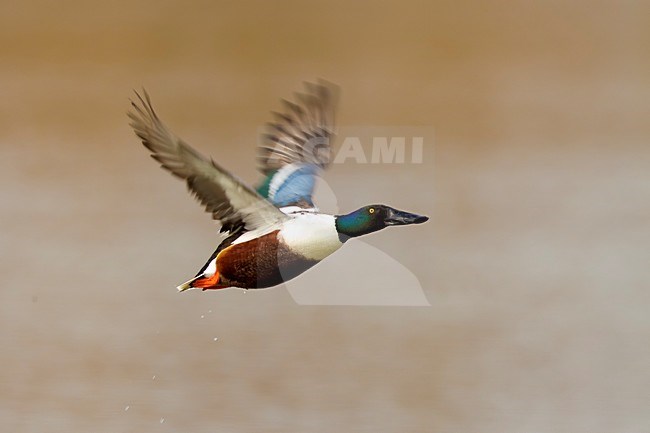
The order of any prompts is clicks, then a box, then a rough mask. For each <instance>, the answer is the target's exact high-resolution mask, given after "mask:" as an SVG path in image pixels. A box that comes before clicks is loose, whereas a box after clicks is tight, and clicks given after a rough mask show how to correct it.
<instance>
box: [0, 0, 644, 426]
mask: <svg viewBox="0 0 650 433" xmlns="http://www.w3.org/2000/svg"><path fill="white" fill-rule="evenodd" d="M648 16H650V3H648V2H636V1H609V2H599V1H596V2H594V1H562V2H560V1H533V2H517V1H502V2H492V3H487V2H478V1H475V2H457V1H435V2H431V1H422V2H414V1H395V2H381V1H378V2H346V1H330V2H264V1H243V2H215V1H204V2H175V1H157V2H154V1H149V2H126V1H114V2H92V3H90V2H82V1H70V2H59V3H52V2H44V1H43V2H25V3H19V2H9V1H6V0H5V1H3V2H2V3H0V41H1V43H0V56H1V57H0V58H1V60H2V63H1V67H0V90H1V93H0V215H1V222H2V230H1V231H0V242H1V250H0V271H1V281H2V290H1V291H0V329H1V331H0V348H1V349H0V365H1V366H2V368H1V369H0V429H1V430H2V431H6V432H39V433H40V432H111V433H114V432H155V431H161V432H260V431H265V432H332V431H349V432H464V433H469V432H477V433H485V432H567V433H578V432H585V433H596V432H607V433H611V432H617V433H622V432H630V433H638V432H647V431H650V411H649V410H648V408H649V407H650V392H649V391H648V390H649V389H650V372H649V369H648V366H649V365H650V345H649V344H648V341H650V315H649V314H648V313H649V311H650V310H649V307H650V295H649V294H648V283H649V281H650V272H649V270H648V263H649V259H650V254H649V253H648V251H649V250H648V245H649V244H650V236H649V233H650V231H649V230H648V221H649V218H650V201H649V200H650V151H649V149H648V145H649V139H650V122H648V119H650V26H648ZM316 77H325V78H327V79H329V80H331V81H333V82H336V83H338V84H339V85H340V86H341V88H342V98H341V105H340V111H339V114H340V115H339V122H340V123H341V124H344V125H349V126H354V125H371V126H372V125H375V126H390V125H402V126H404V125H406V126H424V127H433V128H435V131H436V140H435V145H431V144H428V145H427V148H426V149H425V153H424V164H422V165H406V166H381V165H379V166H377V165H370V164H368V165H354V164H344V165H337V166H334V167H333V168H332V170H331V171H330V172H328V173H327V178H326V179H327V181H328V183H329V184H330V186H331V187H332V188H333V189H334V191H335V192H336V193H337V194H338V195H337V198H338V204H339V206H340V208H341V209H342V210H346V211H348V210H351V209H355V208H357V207H359V206H361V205H363V204H366V203H373V202H385V203H388V204H391V205H393V206H395V207H398V208H402V209H408V210H412V211H417V212H420V213H424V214H428V215H429V216H431V217H432V220H431V221H430V222H429V223H428V224H427V225H424V226H419V227H417V228H403V229H401V230H398V229H395V230H386V231H384V232H381V233H377V234H375V235H373V236H371V237H368V238H367V242H368V243H370V244H372V245H373V246H375V247H377V248H380V249H382V250H383V251H387V252H389V253H390V254H391V255H392V256H393V257H395V258H396V259H398V260H399V261H400V262H401V263H402V264H404V265H405V266H406V267H408V268H409V269H410V270H411V271H412V272H413V273H414V274H415V275H416V276H417V277H418V278H419V279H420V282H421V284H422V286H423V287H424V288H425V291H426V295H427V297H428V299H429V302H430V303H431V304H432V306H431V307H428V308H399V307H331V306H311V307H306V306H299V305H296V304H295V303H294V302H293V300H292V298H291V297H290V296H289V294H288V293H287V291H286V290H285V289H283V288H278V289H274V290H267V291H261V292H255V293H253V292H249V293H247V294H244V293H243V292H242V291H237V290H229V291H224V292H211V293H195V292H191V293H186V294H183V295H179V294H178V293H176V292H175V289H174V287H175V286H176V285H177V284H178V283H180V282H182V281H184V280H185V279H186V278H187V277H189V276H192V275H193V274H194V273H195V272H196V270H198V268H199V267H200V266H201V265H202V264H203V262H204V260H205V259H206V258H207V257H208V256H209V255H210V253H211V252H212V250H213V249H214V247H215V242H216V240H217V236H216V232H215V229H214V225H213V223H212V222H211V221H210V218H209V217H208V215H206V214H204V213H203V212H202V210H201V209H200V207H199V206H198V205H197V204H196V203H193V202H192V199H191V198H190V197H189V196H188V195H187V194H186V192H185V187H184V185H182V183H181V182H178V181H176V180H174V179H173V178H172V177H171V176H169V175H168V174H166V173H163V172H162V171H161V170H160V169H159V168H157V167H156V164H154V163H153V162H152V161H151V160H150V158H149V157H148V156H147V154H146V152H145V150H144V149H143V148H142V146H141V145H140V144H139V143H138V141H137V140H136V139H135V137H134V136H133V134H132V132H131V130H130V129H129V127H128V125H127V119H126V116H125V112H126V110H127V109H128V98H129V97H130V96H131V94H132V93H131V91H132V89H134V88H140V87H141V86H146V88H147V89H148V90H149V92H150V93H151V94H152V96H153V98H154V103H155V105H156V107H157V109H158V111H159V112H160V114H161V116H162V117H163V119H165V121H166V122H167V123H168V124H169V125H170V126H171V127H172V128H173V129H174V131H175V132H177V133H178V134H179V135H181V136H183V137H184V138H185V139H187V140H188V141H189V142H190V143H193V144H194V145H195V146H196V147H197V148H199V149H201V150H202V151H204V152H205V153H208V154H210V155H212V156H213V157H214V158H215V159H216V160H218V161H219V162H220V163H222V164H223V165H225V166H227V167H229V168H231V169H232V170H233V171H235V172H236V173H238V174H239V175H240V176H241V177H242V178H244V179H247V180H249V181H251V182H253V181H256V180H257V173H256V172H255V167H254V163H253V161H254V155H255V144H256V141H257V134H258V131H259V127H260V125H262V124H263V123H264V122H266V121H268V120H269V117H270V116H269V114H268V112H269V110H272V109H278V108H279V102H278V99H279V98H281V97H287V96H289V95H290V94H291V92H293V91H294V90H296V89H299V88H300V85H301V82H302V81H303V80H306V79H314V78H316ZM361 271H362V272H373V271H372V269H363V270H361ZM312 272H318V268H315V269H314V270H313V271H312ZM349 272H359V269H356V268H355V267H354V264H350V267H349V268H345V269H342V270H341V278H345V275H346V273H349ZM215 338H216V339H217V340H216V341H215Z"/></svg>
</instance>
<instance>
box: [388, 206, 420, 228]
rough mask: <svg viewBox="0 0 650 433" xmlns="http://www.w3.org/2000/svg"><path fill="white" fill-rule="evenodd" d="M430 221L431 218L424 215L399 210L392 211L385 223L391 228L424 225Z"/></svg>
mask: <svg viewBox="0 0 650 433" xmlns="http://www.w3.org/2000/svg"><path fill="white" fill-rule="evenodd" d="M428 220H429V217H427V216H424V215H417V214H414V213H409V212H404V211H401V210H397V209H391V210H390V211H389V213H388V216H387V217H386V218H385V219H384V222H385V223H386V225H389V226H404V225H407V224H422V223H423V222H426V221H428Z"/></svg>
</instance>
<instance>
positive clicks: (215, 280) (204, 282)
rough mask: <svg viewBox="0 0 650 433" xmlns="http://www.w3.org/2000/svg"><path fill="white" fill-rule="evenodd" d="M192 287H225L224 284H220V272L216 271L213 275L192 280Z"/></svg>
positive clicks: (212, 288) (205, 288)
mask: <svg viewBox="0 0 650 433" xmlns="http://www.w3.org/2000/svg"><path fill="white" fill-rule="evenodd" d="M192 287H197V288H201V289H203V290H209V289H211V290H216V289H223V288H224V287H223V286H219V272H215V274H214V275H213V276H211V277H207V278H199V279H198V280H194V281H192Z"/></svg>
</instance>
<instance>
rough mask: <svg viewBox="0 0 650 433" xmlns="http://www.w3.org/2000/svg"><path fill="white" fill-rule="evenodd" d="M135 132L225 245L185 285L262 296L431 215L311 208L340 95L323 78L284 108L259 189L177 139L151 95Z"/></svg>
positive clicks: (265, 141)
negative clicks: (357, 240)
mask: <svg viewBox="0 0 650 433" xmlns="http://www.w3.org/2000/svg"><path fill="white" fill-rule="evenodd" d="M135 94H136V100H135V101H131V105H132V110H131V111H130V112H129V113H128V116H129V118H130V120H131V122H130V125H131V127H132V128H133V130H134V131H135V134H136V135H137V136H138V137H139V138H140V139H141V140H142V144H144V146H145V147H146V148H147V149H149V151H151V157H152V158H153V159H155V160H156V161H158V162H159V163H160V164H161V166H162V168H164V169H165V170H168V171H169V172H171V173H172V174H173V175H175V176H177V177H179V178H181V179H183V180H185V182H186V183H187V186H188V188H189V190H190V191H191V192H192V193H193V194H194V195H195V196H196V197H197V198H198V200H199V201H200V202H201V204H202V205H203V206H205V209H206V211H208V212H209V213H211V214H212V218H213V219H214V220H216V221H217V222H219V223H220V224H221V230H220V231H221V232H222V233H224V234H225V236H226V237H225V239H224V240H223V241H222V242H221V243H220V244H219V246H218V247H217V249H216V251H215V252H214V253H213V254H212V256H210V258H209V259H208V261H207V263H206V264H205V265H204V266H203V267H202V268H201V270H200V271H199V272H198V273H197V274H196V276H195V277H194V278H192V279H190V280H189V281H187V282H185V283H183V284H181V285H180V286H178V290H179V291H184V290H188V289H192V288H197V289H202V290H208V289H225V288H230V287H238V288H242V289H261V288H268V287H273V286H276V285H278V284H281V283H282V282H284V281H288V280H290V279H292V278H295V277H296V276H298V275H300V274H301V273H303V272H305V271H306V270H308V269H309V268H311V267H312V266H314V265H315V264H317V263H318V262H320V261H321V260H323V259H324V258H325V257H327V256H329V255H330V254H332V253H333V252H335V251H336V250H338V249H339V248H341V246H343V244H344V243H345V241H346V240H348V239H350V238H353V237H357V236H362V235H365V234H368V233H372V232H375V231H378V230H381V229H383V228H385V227H388V226H395V225H407V224H420V223H423V222H425V221H427V220H428V219H429V218H428V217H426V216H421V215H416V214H413V213H409V212H404V211H400V210H397V209H393V208H392V207H390V206H386V205H383V204H376V205H369V206H364V207H362V208H360V209H357V210H355V211H353V212H351V213H349V214H347V215H328V214H324V213H320V212H319V211H318V208H316V206H315V205H314V203H313V202H312V193H313V191H314V186H315V182H316V178H317V177H318V176H319V174H320V172H321V171H322V170H323V169H325V168H326V167H327V165H328V164H329V160H330V157H329V156H330V142H331V141H332V139H333V137H334V111H335V108H336V103H337V95H338V89H337V87H336V86H334V85H332V84H331V83H328V82H326V81H323V80H320V81H319V82H318V83H305V91H304V92H303V93H297V94H296V99H295V102H290V101H288V100H282V103H283V108H284V109H283V110H282V111H281V112H273V113H272V114H273V116H274V121H273V122H272V123H269V125H268V133H266V134H264V135H263V137H262V141H261V144H260V146H259V149H258V160H259V169H260V171H261V172H262V174H263V175H264V178H263V180H262V182H261V183H260V185H259V187H258V188H257V189H253V188H251V187H250V186H248V185H247V184H246V183H244V182H243V181H241V180H240V179H239V178H237V177H236V176H235V175H233V174H232V173H230V172H229V171H228V170H226V169H225V168H223V167H221V166H220V165H219V164H218V163H216V162H215V161H213V160H211V159H208V158H206V157H204V156H203V155H201V154H200V153H199V152H197V151H196V150H195V149H193V148H192V147H191V146H190V145H188V144H187V143H186V142H185V141H183V140H182V139H180V138H178V137H177V136H176V135H174V134H173V133H172V132H171V131H170V130H169V129H167V127H166V126H165V124H164V123H163V122H162V121H161V120H160V118H159V117H158V115H157V114H156V112H155V111H154V109H153V106H152V104H151V99H150V98H149V95H148V94H147V92H146V91H144V90H143V92H142V94H140V93H138V92H135Z"/></svg>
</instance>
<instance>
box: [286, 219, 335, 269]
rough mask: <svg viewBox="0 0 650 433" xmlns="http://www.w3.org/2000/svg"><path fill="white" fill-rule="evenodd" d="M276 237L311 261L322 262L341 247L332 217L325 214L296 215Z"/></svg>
mask: <svg viewBox="0 0 650 433" xmlns="http://www.w3.org/2000/svg"><path fill="white" fill-rule="evenodd" d="M278 237H279V239H280V241H281V242H284V243H285V244H286V245H287V246H288V247H289V248H291V249H292V250H293V251H295V252H297V253H298V254H301V255H303V256H305V257H307V258H308V259H312V260H323V259H324V258H325V257H327V256H329V255H330V254H332V253H333V252H334V251H336V250H338V249H339V248H341V246H342V245H343V243H342V242H341V241H340V240H339V234H338V232H337V231H336V225H335V223H334V216H332V215H325V214H313V213H299V214H296V215H295V216H294V218H293V219H292V220H291V221H288V222H286V223H285V224H284V226H283V227H282V230H280V233H279V234H278Z"/></svg>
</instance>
